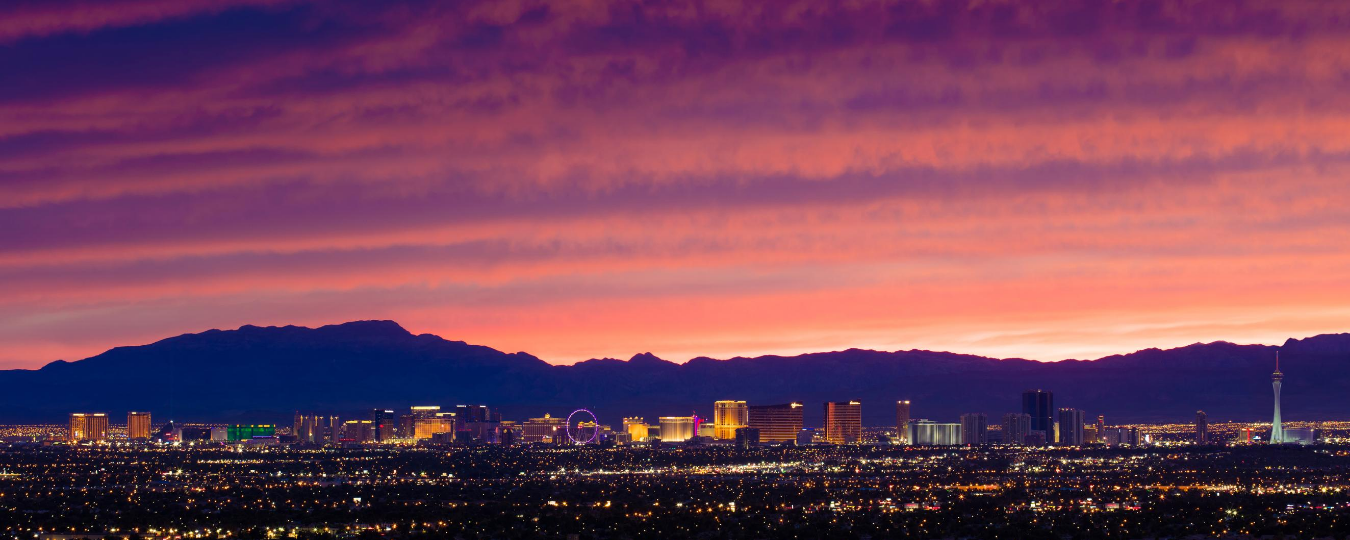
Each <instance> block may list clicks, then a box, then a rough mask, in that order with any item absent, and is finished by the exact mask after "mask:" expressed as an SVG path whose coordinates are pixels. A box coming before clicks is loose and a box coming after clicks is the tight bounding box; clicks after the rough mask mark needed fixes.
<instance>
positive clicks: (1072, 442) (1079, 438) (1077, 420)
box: [1058, 408, 1084, 446]
mask: <svg viewBox="0 0 1350 540" xmlns="http://www.w3.org/2000/svg"><path fill="white" fill-rule="evenodd" d="M1058 442H1059V444H1062V445H1065V446H1080V445H1082V444H1083V443H1084V440H1083V411H1080V410H1078V409H1067V408H1065V409H1060V410H1059V440H1058Z"/></svg>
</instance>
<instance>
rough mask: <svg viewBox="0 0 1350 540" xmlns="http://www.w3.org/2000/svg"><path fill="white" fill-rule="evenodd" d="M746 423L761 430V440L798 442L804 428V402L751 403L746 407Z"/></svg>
mask: <svg viewBox="0 0 1350 540" xmlns="http://www.w3.org/2000/svg"><path fill="white" fill-rule="evenodd" d="M746 409H747V412H746V423H747V424H748V425H749V427H750V428H751V429H758V430H759V442H761V443H782V442H796V441H797V433H798V432H800V431H801V430H802V404H801V403H784V404H782V405H751V406H749V407H747V408H746Z"/></svg>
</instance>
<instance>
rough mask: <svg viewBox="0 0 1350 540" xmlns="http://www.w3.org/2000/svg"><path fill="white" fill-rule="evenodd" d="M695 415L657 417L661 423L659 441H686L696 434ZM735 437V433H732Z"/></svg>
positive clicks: (696, 419)
mask: <svg viewBox="0 0 1350 540" xmlns="http://www.w3.org/2000/svg"><path fill="white" fill-rule="evenodd" d="M697 421H698V417H697V416H662V417H660V418H658V419H657V422H658V423H660V424H661V441H663V442H680V441H687V440H689V439H691V438H693V437H694V435H696V431H695V430H696V428H695V427H694V426H695V423H696V422H697ZM732 437H733V438H735V435H734V434H733V435H732Z"/></svg>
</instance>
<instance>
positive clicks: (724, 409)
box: [713, 401, 750, 440]
mask: <svg viewBox="0 0 1350 540" xmlns="http://www.w3.org/2000/svg"><path fill="white" fill-rule="evenodd" d="M749 423H750V411H749V409H747V408H746V406H745V402H744V401H717V402H714V403H713V438H716V439H722V440H732V439H735V438H736V430H737V429H740V428H743V427H746V426H747V425H748V424H749Z"/></svg>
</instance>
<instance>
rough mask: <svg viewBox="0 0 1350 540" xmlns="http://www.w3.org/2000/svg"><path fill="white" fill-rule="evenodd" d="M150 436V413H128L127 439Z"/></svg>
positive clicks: (147, 437)
mask: <svg viewBox="0 0 1350 540" xmlns="http://www.w3.org/2000/svg"><path fill="white" fill-rule="evenodd" d="M149 438H150V413H148V412H129V413H127V439H130V440H133V441H135V440H140V439H149Z"/></svg>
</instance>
